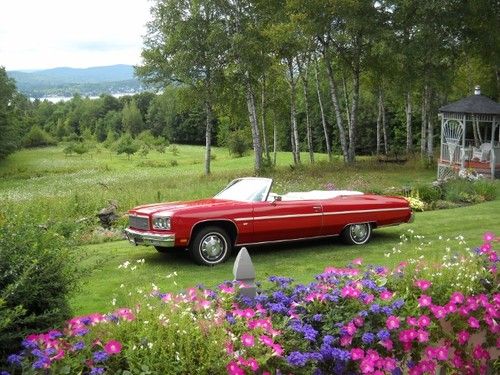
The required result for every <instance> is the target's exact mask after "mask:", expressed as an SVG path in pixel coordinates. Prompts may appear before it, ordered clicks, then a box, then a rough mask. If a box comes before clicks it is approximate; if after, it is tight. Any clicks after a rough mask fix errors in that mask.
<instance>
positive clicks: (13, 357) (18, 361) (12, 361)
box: [7, 354, 23, 366]
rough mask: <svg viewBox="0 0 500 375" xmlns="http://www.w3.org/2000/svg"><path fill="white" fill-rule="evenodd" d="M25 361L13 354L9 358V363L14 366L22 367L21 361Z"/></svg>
mask: <svg viewBox="0 0 500 375" xmlns="http://www.w3.org/2000/svg"><path fill="white" fill-rule="evenodd" d="M22 360H23V357H22V356H21V355H18V354H11V355H9V356H8V357H7V363H9V364H11V365H14V366H20V365H21V361H22Z"/></svg>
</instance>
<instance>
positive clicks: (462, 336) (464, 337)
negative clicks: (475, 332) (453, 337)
mask: <svg viewBox="0 0 500 375" xmlns="http://www.w3.org/2000/svg"><path fill="white" fill-rule="evenodd" d="M469 337H470V334H469V332H467V331H460V332H458V333H457V341H458V343H459V344H460V345H464V344H465V343H467V341H469Z"/></svg>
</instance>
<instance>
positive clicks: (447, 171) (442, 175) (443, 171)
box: [438, 165, 457, 180]
mask: <svg viewBox="0 0 500 375" xmlns="http://www.w3.org/2000/svg"><path fill="white" fill-rule="evenodd" d="M456 176H457V171H456V170H455V169H454V168H451V167H449V166H446V165H439V166H438V179H439V180H447V179H449V178H453V177H456Z"/></svg>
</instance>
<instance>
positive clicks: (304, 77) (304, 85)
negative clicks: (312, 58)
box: [297, 59, 314, 164]
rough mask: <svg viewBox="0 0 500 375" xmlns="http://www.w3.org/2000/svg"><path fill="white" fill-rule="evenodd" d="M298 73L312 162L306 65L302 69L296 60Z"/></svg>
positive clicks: (308, 148)
mask: <svg viewBox="0 0 500 375" xmlns="http://www.w3.org/2000/svg"><path fill="white" fill-rule="evenodd" d="M297 63H298V67H299V74H300V77H301V80H302V90H303V92H304V107H305V112H306V138H307V150H308V151H309V160H310V161H311V164H314V147H313V139H312V129H311V122H310V121H309V93H308V88H309V80H308V76H307V66H306V69H305V70H304V69H302V64H301V63H300V62H299V61H298V59H297Z"/></svg>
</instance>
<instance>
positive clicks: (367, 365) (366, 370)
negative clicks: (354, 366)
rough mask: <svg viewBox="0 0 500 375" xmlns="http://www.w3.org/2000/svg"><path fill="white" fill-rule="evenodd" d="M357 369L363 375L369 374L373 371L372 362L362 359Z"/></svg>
mask: <svg viewBox="0 0 500 375" xmlns="http://www.w3.org/2000/svg"><path fill="white" fill-rule="evenodd" d="M359 368H360V370H361V372H362V373H363V374H370V373H372V372H373V371H374V370H375V368H374V367H373V361H372V360H370V359H369V358H365V359H363V360H362V361H361V365H360V366H359Z"/></svg>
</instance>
